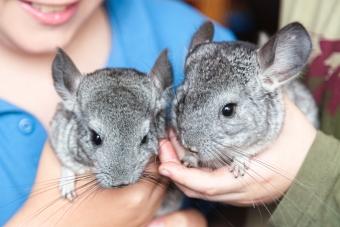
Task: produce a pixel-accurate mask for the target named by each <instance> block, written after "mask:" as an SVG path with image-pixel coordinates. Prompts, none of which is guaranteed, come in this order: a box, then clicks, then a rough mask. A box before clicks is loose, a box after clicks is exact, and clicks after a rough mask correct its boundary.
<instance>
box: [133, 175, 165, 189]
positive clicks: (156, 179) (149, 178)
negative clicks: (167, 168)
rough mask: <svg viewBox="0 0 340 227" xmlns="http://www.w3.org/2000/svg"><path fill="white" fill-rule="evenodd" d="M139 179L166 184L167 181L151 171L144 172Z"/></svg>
mask: <svg viewBox="0 0 340 227" xmlns="http://www.w3.org/2000/svg"><path fill="white" fill-rule="evenodd" d="M139 180H140V181H146V182H150V183H153V184H156V185H161V186H166V184H165V182H164V181H163V180H162V178H161V177H159V176H157V175H155V174H153V173H150V172H144V173H143V174H142V176H141V178H140V179H139Z"/></svg>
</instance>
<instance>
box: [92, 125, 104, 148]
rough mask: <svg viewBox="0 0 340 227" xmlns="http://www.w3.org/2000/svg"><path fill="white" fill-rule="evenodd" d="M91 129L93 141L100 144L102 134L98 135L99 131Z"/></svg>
mask: <svg viewBox="0 0 340 227" xmlns="http://www.w3.org/2000/svg"><path fill="white" fill-rule="evenodd" d="M90 131H91V142H92V144H93V145H96V146H99V145H101V144H102V142H103V141H102V138H100V135H98V133H97V132H95V131H94V130H92V129H91V130H90Z"/></svg>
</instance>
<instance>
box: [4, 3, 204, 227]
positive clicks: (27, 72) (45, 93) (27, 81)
mask: <svg viewBox="0 0 340 227" xmlns="http://www.w3.org/2000/svg"><path fill="white" fill-rule="evenodd" d="M31 2H35V3H41V4H45V5H50V6H51V5H52V7H54V6H57V5H58V6H60V5H67V4H71V3H74V2H75V0H61V1H60V0H32V1H31ZM77 2H78V4H79V8H78V12H77V13H76V14H75V15H74V17H72V18H71V20H69V21H67V22H65V23H64V24H61V25H58V26H54V25H46V24H42V23H41V22H40V21H39V20H36V18H34V17H32V15H30V14H29V13H27V11H25V10H24V9H23V8H22V7H21V5H20V4H21V1H19V0H0V59H1V61H0V98H2V99H4V100H7V101H9V102H11V103H12V104H15V105H17V106H19V107H21V108H23V109H25V110H26V111H28V112H30V113H31V114H33V115H34V116H35V117H37V119H38V120H39V121H40V122H41V123H42V124H43V125H44V127H45V128H46V129H47V130H49V122H50V120H51V118H52V116H53V114H54V111H55V107H56V104H57V103H58V102H59V101H60V99H59V97H58V96H57V94H56V92H55V90H54V87H53V82H52V76H51V63H52V60H53V57H54V55H55V49H56V47H62V48H63V49H64V50H65V51H66V52H67V53H68V54H69V55H70V56H71V58H72V59H73V60H74V62H75V64H76V65H77V66H78V67H79V69H80V70H81V72H91V71H94V70H96V69H98V68H102V67H104V66H105V63H106V60H107V58H108V56H109V52H110V49H111V47H110V40H111V37H110V36H111V32H110V25H109V24H108V21H107V18H106V14H105V10H104V9H103V8H102V7H101V6H100V4H101V3H102V0H93V1H88V0H78V1H77ZM94 34H95V35H94ZM112 35H114V34H112ZM98 43H100V44H101V45H98ZM93 56H96V57H95V58H94V57H93ZM42 154H43V155H42V158H41V161H40V167H39V171H38V178H37V180H36V185H35V186H34V190H37V188H38V189H39V187H38V186H39V182H41V181H46V180H47V181H49V182H51V180H52V179H56V178H58V177H59V173H60V164H59V162H58V161H57V159H56V158H55V156H54V153H53V152H52V151H51V149H50V147H49V145H48V144H46V145H45V148H44V150H43V152H42ZM47 166H48V168H47V169H46V167H47ZM83 182H84V183H85V182H86V181H85V180H84V181H83ZM37 184H38V186H37ZM40 185H41V184H40ZM163 191H164V189H163V188H162V187H155V185H154V184H151V183H141V184H136V185H133V186H131V187H127V188H123V189H117V190H103V191H101V192H100V193H96V196H95V197H93V198H89V199H87V200H85V201H84V202H82V203H81V204H79V206H78V205H77V202H76V201H75V202H74V203H73V205H71V204H67V203H66V205H65V207H71V208H70V213H71V214H73V215H67V213H69V212H67V213H66V214H65V216H67V217H65V216H64V217H60V221H58V223H57V225H59V226H65V225H66V226H71V225H76V226H81V225H79V224H80V223H81V222H83V223H84V226H86V225H87V224H91V223H96V224H98V225H92V226H101V224H103V226H105V225H106V224H107V225H110V226H141V225H142V226H143V225H146V224H147V222H148V221H150V220H151V217H153V216H154V211H155V210H156V208H157V207H158V205H159V203H160V201H161V199H162V198H163ZM58 193H59V189H58V188H57V187H54V188H53V189H51V190H49V191H46V192H43V193H40V194H39V196H33V197H31V198H30V199H29V200H28V201H27V203H26V204H25V205H24V208H23V209H21V210H20V211H18V212H17V214H16V215H15V217H13V219H11V220H10V222H9V223H8V225H9V226H13V225H14V226H15V225H17V224H18V223H20V222H21V221H23V220H27V219H30V220H32V222H31V223H32V225H33V223H39V221H42V220H41V216H40V215H35V216H34V218H32V217H30V216H31V214H33V213H34V212H36V211H37V209H40V208H42V207H41V206H42V205H44V204H46V202H48V201H51V198H54V199H56V198H58V196H59V194H58ZM32 195H34V192H33V194H32ZM151 195H153V197H154V198H152V199H151V198H150V196H151ZM146 198H148V199H147V200H145V199H146ZM89 201H91V203H90V202H89ZM108 201H109V202H108ZM44 202H45V203H44ZM63 203H65V202H64V201H62V200H60V201H59V202H58V204H59V205H61V204H63ZM141 206H143V207H141ZM53 207H58V205H57V204H56V205H54V206H53ZM53 207H52V208H51V209H46V210H45V211H44V212H43V213H44V217H50V216H52V217H51V218H49V220H47V222H49V221H51V223H53V222H52V221H53V220H54V221H56V218H55V217H56V216H58V214H57V215H50V216H49V214H51V212H52V211H53V209H55V208H53ZM72 207H73V208H72ZM75 207H78V208H75ZM122 207H127V208H126V209H122ZM93 208H95V209H93ZM73 209H75V212H72V210H73ZM141 210H143V212H141ZM113 211H115V212H117V215H113V214H112V212H113ZM194 213H195V215H194V217H199V219H198V220H201V219H202V216H201V215H200V214H197V213H196V212H194ZM118 214H119V215H118ZM137 214H138V217H136V215H137ZM191 214H192V213H190V215H191ZM196 214H197V215H196ZM178 215H183V216H184V217H191V216H190V215H189V214H188V215H187V213H183V214H182V213H180V212H178ZM167 218H168V217H164V220H167ZM169 219H171V216H169ZM108 222H110V224H109V223H108ZM21 223H22V222H21ZM45 223H46V222H45ZM114 223H116V224H117V225H114ZM64 224H65V225H64ZM25 226H27V225H26V224H25ZM183 226H187V225H183ZM189 226H190V225H189Z"/></svg>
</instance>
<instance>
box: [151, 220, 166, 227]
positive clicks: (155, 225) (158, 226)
mask: <svg viewBox="0 0 340 227" xmlns="http://www.w3.org/2000/svg"><path fill="white" fill-rule="evenodd" d="M148 227H165V225H164V222H163V221H161V220H156V221H153V222H151V223H150V224H149V225H148Z"/></svg>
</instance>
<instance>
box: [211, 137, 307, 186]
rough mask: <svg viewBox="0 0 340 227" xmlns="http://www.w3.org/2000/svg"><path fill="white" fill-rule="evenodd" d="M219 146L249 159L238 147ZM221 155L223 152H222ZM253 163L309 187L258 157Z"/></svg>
mask: <svg viewBox="0 0 340 227" xmlns="http://www.w3.org/2000/svg"><path fill="white" fill-rule="evenodd" d="M214 142H216V143H217V141H214ZM218 144H219V145H221V146H223V147H224V148H227V149H229V150H231V151H233V152H235V153H237V154H239V155H242V156H245V157H248V156H247V155H245V154H244V153H243V152H242V150H241V149H239V148H237V147H235V146H226V145H224V144H221V143H218ZM220 153H221V152H220ZM222 154H223V153H222ZM251 161H255V162H257V163H258V164H259V166H262V167H265V168H267V169H268V170H271V171H273V172H275V173H277V174H279V175H281V176H282V177H284V178H286V179H287V180H290V181H294V182H296V183H298V184H299V185H300V186H302V187H306V188H308V186H307V185H305V184H304V183H303V182H300V181H299V180H296V179H295V178H294V177H290V176H289V174H288V173H287V171H285V170H283V169H280V168H276V167H274V166H273V165H271V164H270V163H267V162H265V161H261V160H259V159H257V158H256V157H253V158H252V159H251ZM282 172H283V173H282ZM284 173H286V174H284Z"/></svg>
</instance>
